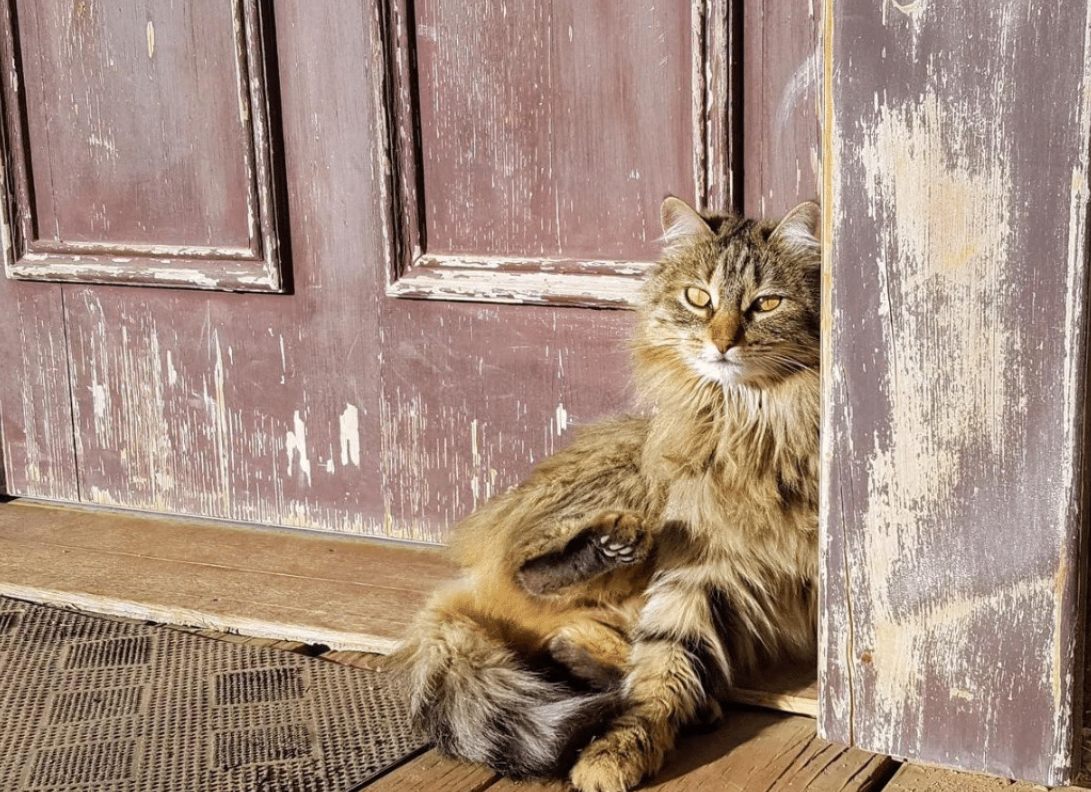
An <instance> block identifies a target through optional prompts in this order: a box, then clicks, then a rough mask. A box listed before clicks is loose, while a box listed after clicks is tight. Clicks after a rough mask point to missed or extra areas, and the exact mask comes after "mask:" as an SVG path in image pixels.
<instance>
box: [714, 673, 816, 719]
mask: <svg viewBox="0 0 1091 792" xmlns="http://www.w3.org/2000/svg"><path fill="white" fill-rule="evenodd" d="M730 698H731V700H732V701H734V702H736V703H739V704H751V705H754V706H758V707H765V708H766V709H773V710H778V711H780V712H792V713H795V714H797V715H807V716H809V717H811V718H816V717H818V674H817V669H816V668H815V665H814V663H799V664H791V663H786V664H783V665H778V666H774V667H772V668H766V669H764V672H763V673H758V674H754V675H752V676H750V677H746V678H744V679H741V680H740V681H739V685H738V687H736V688H735V689H734V690H733V691H731V694H730Z"/></svg>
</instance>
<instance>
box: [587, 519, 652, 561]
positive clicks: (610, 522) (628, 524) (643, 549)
mask: <svg viewBox="0 0 1091 792" xmlns="http://www.w3.org/2000/svg"><path fill="white" fill-rule="evenodd" d="M590 531H591V535H592V536H594V537H595V550H596V551H597V552H598V553H599V554H600V555H602V556H603V558H605V559H606V560H607V561H609V562H612V563H622V564H637V563H640V562H641V561H643V560H644V559H645V558H647V557H648V553H650V552H651V546H652V539H651V533H650V532H649V531H648V530H647V529H646V528H645V527H644V519H643V518H642V517H641V516H640V515H639V514H635V513H633V512H606V513H605V514H602V515H600V516H599V517H598V518H597V519H596V520H595V521H594V522H593V523H592V524H591V526H590Z"/></svg>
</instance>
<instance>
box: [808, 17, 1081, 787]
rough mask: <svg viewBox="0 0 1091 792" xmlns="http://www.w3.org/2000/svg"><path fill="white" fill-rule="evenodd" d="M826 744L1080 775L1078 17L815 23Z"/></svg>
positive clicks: (982, 767) (976, 766)
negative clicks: (822, 255)
mask: <svg viewBox="0 0 1091 792" xmlns="http://www.w3.org/2000/svg"><path fill="white" fill-rule="evenodd" d="M825 13H826V19H827V22H828V26H827V35H826V40H827V42H828V48H827V58H826V72H825V73H826V77H827V82H826V87H827V91H828V93H827V96H826V103H825V107H826V144H827V149H826V156H825V162H826V167H827V170H826V175H827V177H828V180H827V182H826V185H825V191H824V192H825V200H826V210H827V213H826V226H825V228H826V234H825V238H826V243H827V245H828V249H827V256H828V259H827V260H828V263H829V278H828V281H827V283H828V286H829V291H828V293H827V295H826V298H827V301H826V305H827V309H828V316H829V319H830V321H829V327H828V330H829V334H828V337H827V338H828V342H829V344H828V347H827V349H826V354H825V358H824V359H825V363H826V369H825V372H824V375H825V379H824V381H825V387H826V389H827V410H826V416H825V423H824V428H823V432H824V435H823V436H824V440H825V444H826V446H825V448H826V451H825V454H824V458H825V462H826V464H825V466H824V469H823V476H824V499H823V503H824V514H823V566H824V570H823V571H824V586H823V592H824V593H823V605H822V614H823V616H822V637H821V640H820V645H821V646H822V647H823V649H824V652H825V654H824V657H823V660H822V662H821V663H820V669H821V680H822V684H821V685H820V687H821V690H822V701H821V705H822V706H821V709H822V715H821V719H820V722H821V726H822V729H823V730H824V732H825V734H826V735H827V736H829V737H831V738H833V739H836V740H842V741H845V742H851V743H854V744H856V745H859V746H861V747H864V748H868V749H871V750H875V751H880V752H883V753H890V754H894V755H896V756H906V757H911V758H914V759H921V760H924V761H927V762H934V763H938V764H944V765H952V766H956V767H961V768H965V769H969V770H976V771H987V772H990V773H995V774H998V775H1004V776H1009V777H1016V778H1021V779H1026V780H1031V781H1036V782H1040V783H1046V784H1050V785H1054V784H1061V783H1067V782H1068V781H1069V780H1070V779H1071V777H1072V775H1073V773H1074V770H1075V769H1077V768H1078V767H1079V754H1078V750H1077V740H1078V739H1079V737H1080V734H1081V729H1080V714H1081V713H1080V693H1081V683H1080V679H1081V670H1082V669H1081V667H1080V664H1079V662H1078V658H1079V657H1080V644H1081V643H1082V632H1083V630H1082V620H1081V616H1080V615H1081V612H1082V607H1081V606H1082V602H1081V599H1080V596H1079V592H1080V591H1081V582H1080V580H1081V577H1082V576H1083V574H1084V570H1083V563H1082V562H1081V553H1080V548H1081V545H1082V544H1083V543H1084V542H1086V538H1085V530H1086V529H1085V522H1086V516H1085V515H1086V502H1087V501H1086V498H1087V494H1086V483H1085V482H1086V481H1087V469H1086V461H1085V455H1084V448H1085V442H1086V430H1085V423H1084V422H1085V415H1086V411H1087V375H1086V372H1087V366H1088V357H1087V308H1088V294H1087V236H1086V229H1087V205H1088V204H1087V202H1088V183H1089V177H1091V173H1089V172H1088V143H1089V136H1091V112H1089V104H1088V95H1089V94H1088V89H1089V87H1091V86H1089V83H1088V64H1089V63H1091V51H1089V43H1088V42H1089V41H1091V38H1089V31H1091V23H1089V20H1091V5H1089V4H1087V3H1067V4H1063V7H1062V5H1060V4H1054V3H1046V2H1024V3H1017V4H1014V5H1004V4H975V3H962V4H957V3H952V4H943V3H905V4H902V3H879V4H876V3H873V2H869V1H868V0H832V2H827V3H826V11H825Z"/></svg>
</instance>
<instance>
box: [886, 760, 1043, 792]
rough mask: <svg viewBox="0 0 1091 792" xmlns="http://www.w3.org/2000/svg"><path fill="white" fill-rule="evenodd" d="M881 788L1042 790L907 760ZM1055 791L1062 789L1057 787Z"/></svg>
mask: <svg viewBox="0 0 1091 792" xmlns="http://www.w3.org/2000/svg"><path fill="white" fill-rule="evenodd" d="M883 789H884V792H997V791H999V790H1003V792H1045V790H1044V789H1043V788H1042V787H1040V786H1036V785H1034V784H1026V783H1022V782H1016V781H1012V780H1011V779H1008V778H997V777H995V776H986V775H974V774H972V773H961V772H958V771H956V770H945V769H943V768H939V767H926V766H924V765H919V764H912V763H907V764H904V765H902V766H901V767H900V768H899V769H898V772H897V773H895V774H894V777H893V778H891V779H890V783H888V784H887V785H886V786H885V787H883ZM1056 792H1064V790H1062V789H1060V788H1059V787H1058V788H1057V789H1056Z"/></svg>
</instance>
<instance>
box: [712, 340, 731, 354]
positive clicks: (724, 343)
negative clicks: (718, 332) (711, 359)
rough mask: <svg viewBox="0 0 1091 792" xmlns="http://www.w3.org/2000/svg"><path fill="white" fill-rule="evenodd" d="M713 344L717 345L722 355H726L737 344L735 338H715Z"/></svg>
mask: <svg viewBox="0 0 1091 792" xmlns="http://www.w3.org/2000/svg"><path fill="white" fill-rule="evenodd" d="M712 345H713V346H714V347H716V349H717V350H718V351H719V353H720V354H721V355H726V354H727V350H729V349H731V347H733V346H735V339H734V338H713V339H712Z"/></svg>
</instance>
